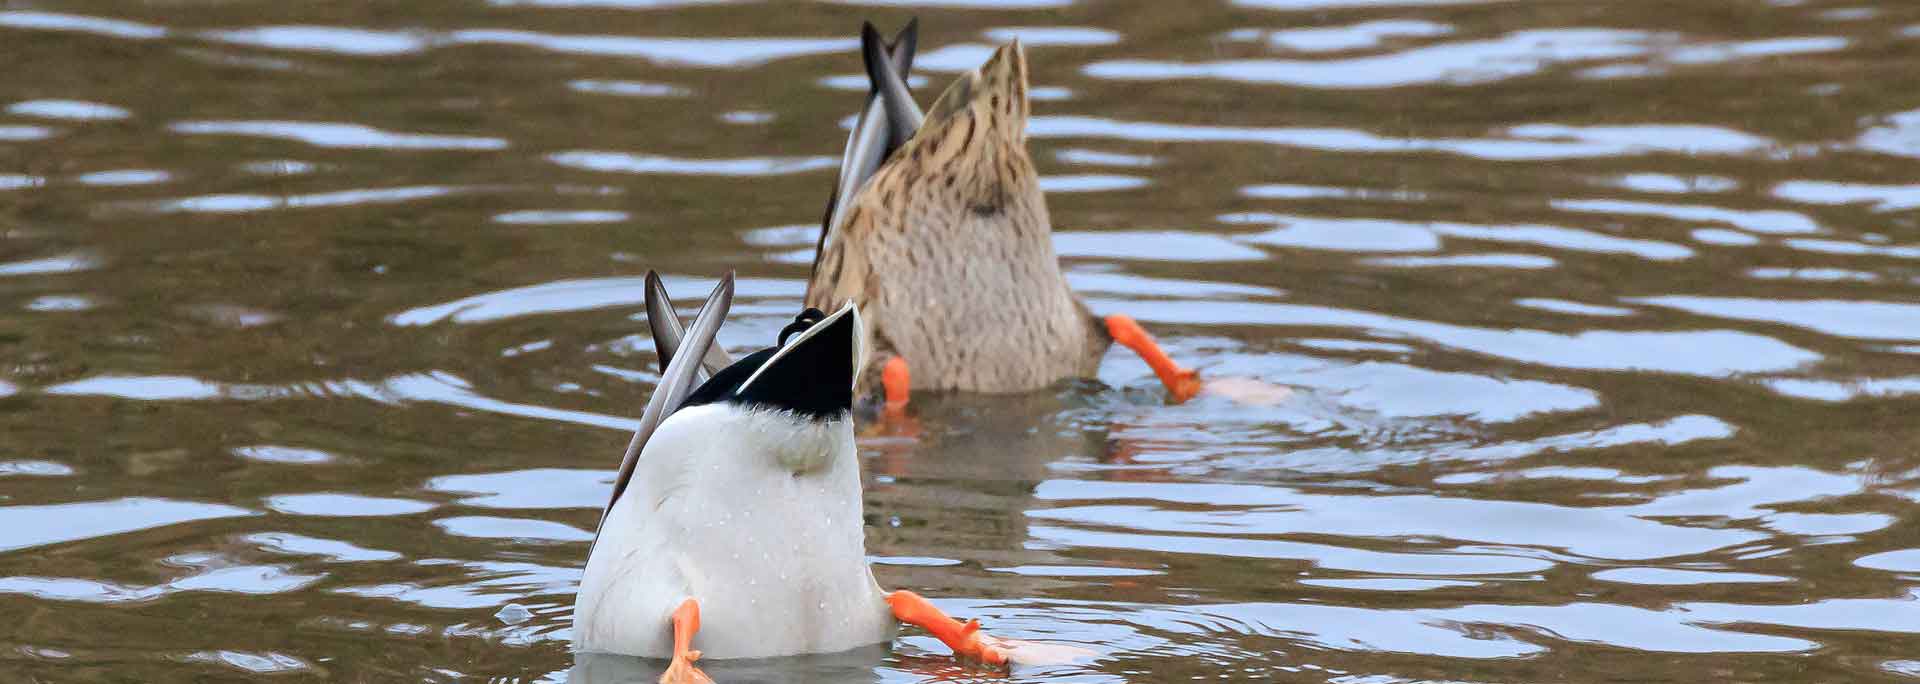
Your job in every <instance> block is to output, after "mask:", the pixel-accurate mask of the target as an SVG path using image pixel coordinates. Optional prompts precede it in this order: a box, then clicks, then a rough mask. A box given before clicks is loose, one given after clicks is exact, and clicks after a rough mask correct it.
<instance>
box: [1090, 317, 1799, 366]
mask: <svg viewBox="0 0 1920 684" xmlns="http://www.w3.org/2000/svg"><path fill="white" fill-rule="evenodd" d="M1087 303H1088V304H1089V305H1091V306H1092V307H1093V309H1094V310H1095V312H1096V313H1105V312H1117V311H1126V312H1127V313H1129V314H1131V315H1133V316H1134V317H1135V318H1138V319H1139V320H1141V321H1142V322H1158V323H1175V324H1188V325H1220V324H1232V325H1250V324H1264V325H1276V326H1281V325H1297V326H1327V327H1338V328H1360V329H1364V330H1369V331H1380V332H1387V333H1397V334H1400V335H1405V336H1408V337H1414V338H1419V339H1423V340H1427V341H1429V342H1433V343H1435V344H1440V345H1443V346H1447V347H1453V348H1456V349H1464V350H1467V351H1471V352H1474V353H1478V354H1484V355H1488V356H1493V357H1497V358H1504V359H1509V360H1513V361H1519V362H1522V363H1533V364H1539V365H1543V366H1552V367H1558V368H1570V369H1579V370H1614V371H1624V370H1635V371H1649V372H1660V373H1678V374H1684V375H1699V376H1705V377H1727V376H1731V375H1739V374H1744V373H1763V372H1770V371H1785V370H1791V369H1795V368H1799V367H1801V366H1803V365H1806V364H1810V363H1813V362H1815V361H1818V360H1820V358H1821V357H1820V355H1819V354H1816V353H1814V352H1811V351H1808V350H1805V349H1801V348H1799V347H1795V346H1793V345H1790V344H1786V343H1784V342H1781V341H1779V340H1775V339H1773V338H1770V337H1764V336H1760V335H1754V334H1751V333H1744V332H1738V331H1732V330H1692V331H1664V330H1662V331H1616V330H1592V331H1586V332H1580V333H1574V334H1565V333H1556V332H1547V331H1543V330H1527V329H1491V328H1474V327H1469V326H1461V325H1451V324H1446V323H1436V322H1431V321H1422V320H1416V319H1408V318H1399V317H1395V316H1386V315H1382V314H1376V313H1370V312H1364V311H1354V310H1349V309H1335V308H1330V307H1320V306H1309V305H1302V304H1282V303H1273V302H1209V301H1186V302H1180V303H1179V304H1178V305H1176V306H1161V305H1155V304H1154V303H1152V302H1135V301H1120V300H1108V299H1099V298H1089V299H1088V302H1087Z"/></svg>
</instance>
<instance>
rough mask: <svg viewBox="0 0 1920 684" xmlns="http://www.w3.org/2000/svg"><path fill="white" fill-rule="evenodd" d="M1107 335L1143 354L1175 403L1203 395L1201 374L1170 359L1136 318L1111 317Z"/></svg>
mask: <svg viewBox="0 0 1920 684" xmlns="http://www.w3.org/2000/svg"><path fill="white" fill-rule="evenodd" d="M1107 334H1109V335H1112V336H1113V341H1115V342H1119V343H1120V344H1121V345H1124V346H1125V347H1126V348H1128V349H1132V350H1133V353H1135V354H1139V355H1140V358H1141V359H1144V360H1145V361H1146V362H1147V365H1148V366H1151V367H1152V368H1153V373H1154V375H1158V376H1160V382H1161V384H1164V385H1166V386H1167V394H1169V395H1171V396H1172V397H1173V403H1176V404H1178V403H1181V402H1184V401H1186V400H1188V399H1192V398H1193V396H1194V395H1196V394H1199V393H1200V374H1199V373H1196V372H1194V371H1193V370H1192V369H1189V368H1182V367H1180V364H1177V363H1174V362H1173V359H1171V358H1168V357H1167V353H1166V352H1165V351H1163V350H1161V349H1160V345H1159V344H1158V343H1156V342H1154V341H1153V336H1152V335H1148V334H1147V331H1146V330H1144V329H1142V328H1141V327H1140V324H1139V323H1136V322H1134V320H1133V317H1131V316H1127V315H1124V314H1114V315H1112V316H1108V317H1107Z"/></svg>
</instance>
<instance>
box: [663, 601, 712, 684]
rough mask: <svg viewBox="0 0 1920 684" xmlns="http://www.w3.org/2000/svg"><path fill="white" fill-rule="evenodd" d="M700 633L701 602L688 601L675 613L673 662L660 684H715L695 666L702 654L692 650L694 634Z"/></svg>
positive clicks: (668, 666) (683, 602)
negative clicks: (694, 662)
mask: <svg viewBox="0 0 1920 684" xmlns="http://www.w3.org/2000/svg"><path fill="white" fill-rule="evenodd" d="M698 631H700V602H698V601H695V600H693V599H687V600H685V601H682V602H681V603H680V607H679V608H676V609H674V611H673V662H672V663H670V664H668V665H667V671H666V672H662V673H660V684H713V680H712V679H711V678H708V677H707V673H705V672H701V671H700V668H697V667H694V666H693V661H696V660H699V659H700V652H699V651H695V650H693V649H692V646H693V633H694V632H698Z"/></svg>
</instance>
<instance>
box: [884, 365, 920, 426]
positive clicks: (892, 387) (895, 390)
mask: <svg viewBox="0 0 1920 684" xmlns="http://www.w3.org/2000/svg"><path fill="white" fill-rule="evenodd" d="M880 387H881V389H882V390H884V391H885V396H886V401H887V403H886V415H887V417H888V418H897V417H903V416H905V415H906V414H907V398H908V397H910V396H912V392H913V389H912V388H913V372H912V371H910V370H907V360H906V359H903V358H900V357H898V356H895V357H892V358H889V359H887V363H886V365H885V366H882V367H881V368H880Z"/></svg>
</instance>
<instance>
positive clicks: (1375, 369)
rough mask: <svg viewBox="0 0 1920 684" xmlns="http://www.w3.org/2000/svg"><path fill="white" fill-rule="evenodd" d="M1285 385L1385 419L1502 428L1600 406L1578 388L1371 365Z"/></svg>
mask: <svg viewBox="0 0 1920 684" xmlns="http://www.w3.org/2000/svg"><path fill="white" fill-rule="evenodd" d="M1286 380H1287V384H1289V385H1297V386H1302V387H1309V388H1313V389H1315V390H1319V391H1322V392H1327V393H1330V394H1332V395H1334V397H1335V399H1334V401H1337V402H1338V403H1340V404H1341V405H1343V406H1347V407H1350V408H1353V409H1358V410H1362V411H1367V412H1370V413H1374V414H1377V415H1381V416H1385V417H1389V418H1413V417H1421V418H1427V417H1440V416H1459V417H1463V418H1468V419H1471V420H1474V421H1479V422H1483V423H1503V422H1511V421H1515V420H1520V419H1523V418H1527V417H1530V416H1534V415H1538V414H1544V413H1556V412H1565V411H1580V410H1584V409H1589V408H1593V407H1596V406H1599V405H1600V397H1599V395H1597V394H1595V393H1594V392H1593V391H1591V390H1587V389H1582V388H1578V387H1569V386H1566V385H1560V384H1554V383H1550V382H1539V381H1534V380H1513V379H1505V378H1493V377H1488V376H1484V375H1475V374H1472V373H1447V372H1442V371H1433V370H1427V369H1424V368H1416V367H1413V366H1405V365H1401V364H1396V363H1381V362H1377V361H1367V362H1363V363H1358V364H1352V365H1344V366H1335V367H1332V368H1327V369H1321V370H1315V371H1311V372H1307V373H1301V374H1296V375H1289V376H1287V379H1286Z"/></svg>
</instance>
